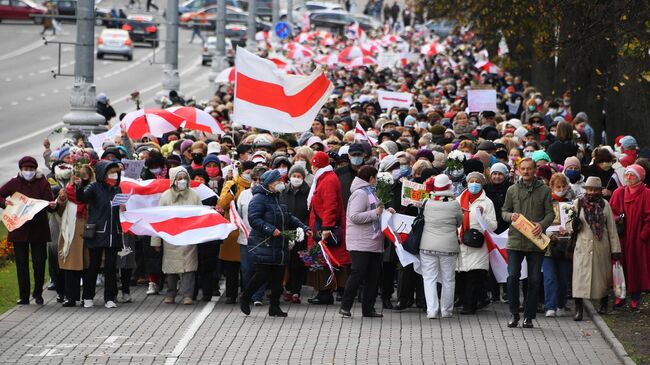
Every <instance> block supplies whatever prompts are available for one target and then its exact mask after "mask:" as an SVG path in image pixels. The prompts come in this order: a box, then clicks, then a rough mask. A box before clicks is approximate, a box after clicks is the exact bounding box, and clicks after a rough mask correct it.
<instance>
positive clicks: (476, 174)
mask: <svg viewBox="0 0 650 365" xmlns="http://www.w3.org/2000/svg"><path fill="white" fill-rule="evenodd" d="M471 178H475V179H479V181H480V182H481V185H485V175H483V174H481V173H480V172H470V173H469V174H468V175H467V177H465V181H467V182H469V179H471Z"/></svg>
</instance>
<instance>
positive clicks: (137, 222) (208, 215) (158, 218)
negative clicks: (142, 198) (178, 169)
mask: <svg viewBox="0 0 650 365" xmlns="http://www.w3.org/2000/svg"><path fill="white" fill-rule="evenodd" d="M120 223H121V225H122V230H124V232H131V233H133V234H135V235H139V236H152V237H160V238H162V239H164V240H165V241H167V242H168V243H170V244H172V245H178V246H186V245H194V244H198V243H203V242H208V241H215V240H222V239H224V238H226V237H228V235H229V234H230V232H232V231H234V230H236V229H237V227H236V226H235V225H234V224H232V223H230V222H228V220H226V218H224V217H223V216H222V215H221V214H219V213H217V212H216V211H215V210H214V209H212V208H209V207H205V206H196V205H171V206H163V207H152V208H142V209H134V210H127V211H124V212H121V213H120Z"/></svg>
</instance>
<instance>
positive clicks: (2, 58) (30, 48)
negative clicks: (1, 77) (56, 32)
mask: <svg viewBox="0 0 650 365" xmlns="http://www.w3.org/2000/svg"><path fill="white" fill-rule="evenodd" d="M54 39H56V36H53V37H50V38H48V40H49V41H52V40H54ZM41 46H45V44H43V40H42V39H39V40H38V41H36V42H34V43H30V44H28V45H26V46H24V47H22V48H18V49H17V50H15V51H13V52H9V53H6V54H4V55H2V56H0V61H5V60H8V59H10V58H14V57H17V56H20V55H23V54H25V53H27V52H30V51H33V50H35V49H36V48H39V47H41Z"/></svg>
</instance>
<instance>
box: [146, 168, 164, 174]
mask: <svg viewBox="0 0 650 365" xmlns="http://www.w3.org/2000/svg"><path fill="white" fill-rule="evenodd" d="M149 171H151V173H152V174H154V175H160V173H161V172H162V169H161V168H160V167H158V168H155V169H149Z"/></svg>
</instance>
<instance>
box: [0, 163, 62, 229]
mask: <svg viewBox="0 0 650 365" xmlns="http://www.w3.org/2000/svg"><path fill="white" fill-rule="evenodd" d="M15 192H19V193H21V194H23V195H25V196H26V197H28V198H34V199H41V200H47V201H48V202H51V201H52V200H54V195H52V188H51V187H50V183H49V182H48V181H47V179H46V178H45V176H43V174H42V173H40V172H37V174H36V176H35V177H34V178H33V179H32V180H31V181H27V180H25V179H23V177H22V176H20V175H19V176H16V177H14V178H13V179H11V180H9V181H7V183H6V184H4V185H3V186H2V187H0V207H2V208H4V207H5V199H6V198H8V197H10V196H11V195H12V194H13V193H15ZM49 210H50V209H49V207H48V208H45V209H43V210H41V211H40V212H38V213H37V214H36V215H35V216H34V218H32V220H30V221H28V222H26V223H25V224H23V225H22V226H21V227H19V228H18V229H16V230H14V231H13V232H9V235H8V236H7V240H8V241H9V242H48V241H51V240H52V237H51V235H50V223H49V220H48V218H47V211H49Z"/></svg>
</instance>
